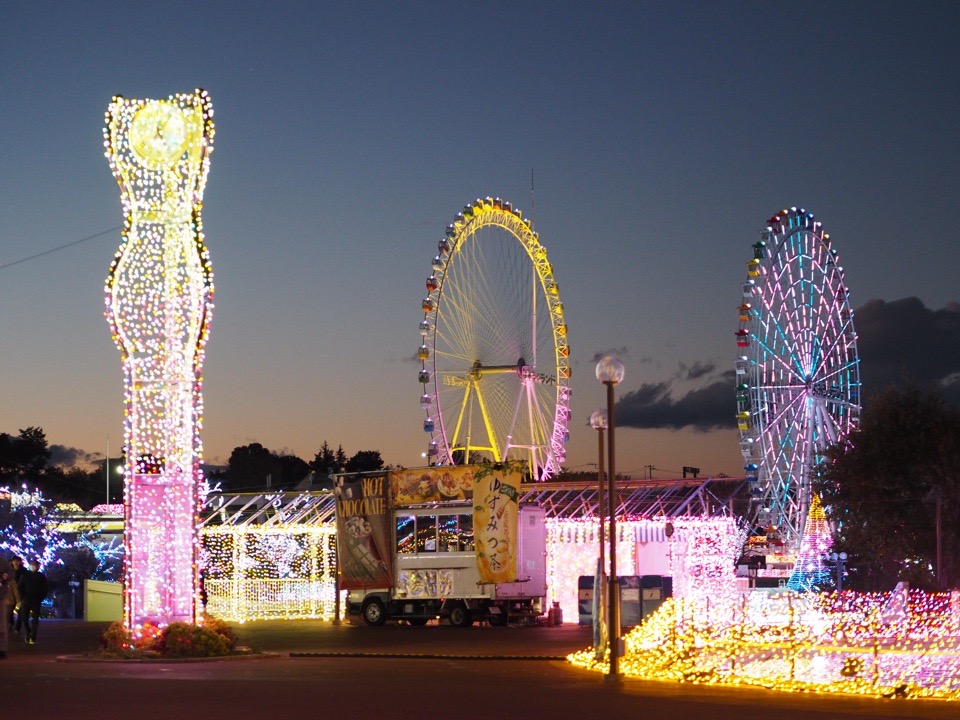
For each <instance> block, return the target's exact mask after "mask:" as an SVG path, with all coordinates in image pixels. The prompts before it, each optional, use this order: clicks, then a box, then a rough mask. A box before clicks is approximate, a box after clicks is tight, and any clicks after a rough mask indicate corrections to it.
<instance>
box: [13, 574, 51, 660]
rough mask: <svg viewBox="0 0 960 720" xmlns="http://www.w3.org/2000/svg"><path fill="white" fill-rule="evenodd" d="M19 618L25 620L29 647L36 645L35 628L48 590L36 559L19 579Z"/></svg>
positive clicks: (38, 623) (44, 576)
mask: <svg viewBox="0 0 960 720" xmlns="http://www.w3.org/2000/svg"><path fill="white" fill-rule="evenodd" d="M19 585H20V587H19V589H20V617H21V618H26V619H27V623H26V624H27V637H26V638H25V640H26V641H27V643H29V644H30V645H36V644H37V627H38V626H39V625H40V606H41V604H42V603H43V601H44V600H45V599H46V597H47V593H48V592H49V590H50V588H49V586H48V585H47V576H46V575H44V574H43V573H42V572H40V563H38V562H37V560H36V558H32V559H31V560H30V569H29V570H27V571H26V572H24V573H23V575H22V576H21V577H20V583H19Z"/></svg>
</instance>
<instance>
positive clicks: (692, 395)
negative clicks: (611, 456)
mask: <svg viewBox="0 0 960 720" xmlns="http://www.w3.org/2000/svg"><path fill="white" fill-rule="evenodd" d="M698 377H701V376H698ZM733 388H734V372H733V370H732V369H731V370H728V371H726V372H723V373H720V375H718V376H716V379H715V380H714V381H713V382H711V383H709V384H708V385H705V386H703V387H701V388H697V389H696V390H691V391H690V392H688V393H687V394H685V395H684V396H683V397H681V398H680V399H678V400H674V399H673V395H672V392H671V391H672V387H671V384H670V383H668V382H661V383H645V384H643V385H641V386H640V388H639V389H637V390H633V391H632V392H628V393H626V394H625V395H624V396H623V397H621V398H620V400H619V401H618V402H617V405H616V408H615V412H616V423H617V426H618V427H621V426H622V427H635V428H644V429H653V428H666V429H670V430H679V429H681V428H684V427H692V428H693V429H695V430H699V431H700V432H707V431H709V430H716V429H722V428H726V429H729V428H731V427H735V423H734V417H735V415H736V411H737V403H736V399H735V397H734V392H733Z"/></svg>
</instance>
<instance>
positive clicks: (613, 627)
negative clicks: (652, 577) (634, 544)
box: [597, 355, 623, 680]
mask: <svg viewBox="0 0 960 720" xmlns="http://www.w3.org/2000/svg"><path fill="white" fill-rule="evenodd" d="M597 380H599V381H600V382H602V383H603V384H604V385H606V386H607V457H608V460H607V517H608V525H607V529H608V535H609V537H610V580H609V592H608V593H607V598H608V600H609V602H610V608H609V610H608V612H607V622H608V627H609V629H608V631H607V637H608V638H609V642H610V672H609V673H608V675H607V678H608V679H610V680H616V679H618V678H619V675H620V663H619V660H620V583H619V581H618V579H617V524H616V512H617V499H616V498H617V494H616V488H615V482H616V477H617V470H616V464H615V461H616V453H615V445H614V441H613V429H614V424H615V423H614V415H613V405H614V403H613V387H614V385H617V384H618V383H620V382H621V381H622V380H623V363H622V362H620V358H618V357H617V356H616V355H606V356H605V357H603V358H601V360H600V362H598V363H597Z"/></svg>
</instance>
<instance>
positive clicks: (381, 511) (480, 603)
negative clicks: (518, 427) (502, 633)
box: [335, 465, 547, 627]
mask: <svg viewBox="0 0 960 720" xmlns="http://www.w3.org/2000/svg"><path fill="white" fill-rule="evenodd" d="M520 477H521V475H520V473H519V472H516V471H514V470H511V469H510V468H509V467H507V468H504V467H503V466H476V465H473V466H470V465H468V466H457V467H430V468H418V469H406V470H396V471H389V472H383V473H379V474H374V475H371V474H363V475H341V476H337V478H336V482H335V484H336V488H335V491H336V493H337V527H338V542H337V548H338V555H339V560H340V569H341V575H340V577H341V587H343V588H346V589H347V590H348V591H349V592H348V599H347V611H348V613H349V614H351V615H354V616H357V615H359V616H360V617H361V618H363V620H364V622H366V623H367V624H368V625H382V624H383V623H384V622H386V621H387V620H390V619H399V620H404V621H406V622H408V623H409V624H411V625H424V624H426V623H427V622H428V621H429V620H431V619H434V618H445V619H447V620H448V621H449V622H450V624H451V625H454V626H457V627H467V626H469V625H471V624H472V623H473V622H474V621H481V620H485V621H488V622H490V623H491V624H495V625H504V624H506V623H507V622H509V621H510V620H516V619H520V618H530V617H536V616H537V615H540V614H541V613H542V612H543V605H544V598H545V596H546V592H547V581H546V524H545V522H544V510H543V508H540V507H537V506H535V505H521V504H520V503H519V487H520Z"/></svg>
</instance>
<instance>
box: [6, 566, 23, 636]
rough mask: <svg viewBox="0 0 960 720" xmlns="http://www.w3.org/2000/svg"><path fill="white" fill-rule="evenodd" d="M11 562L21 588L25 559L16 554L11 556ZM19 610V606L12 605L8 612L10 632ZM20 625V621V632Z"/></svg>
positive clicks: (15, 577) (16, 580) (14, 578)
mask: <svg viewBox="0 0 960 720" xmlns="http://www.w3.org/2000/svg"><path fill="white" fill-rule="evenodd" d="M10 564H11V565H12V566H13V581H14V582H15V583H17V587H18V588H19V586H20V577H21V576H22V575H23V570H24V567H23V560H21V559H20V558H19V556H17V555H14V556H13V557H12V558H10ZM18 610H19V608H17V607H16V606H15V605H11V606H10V612H9V613H7V626H8V628H7V631H8V632H9V629H10V628H12V627H13V621H14V615H17V612H16V611H18ZM18 617H19V616H18ZM19 625H20V624H19V622H18V623H17V632H20V628H19Z"/></svg>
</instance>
